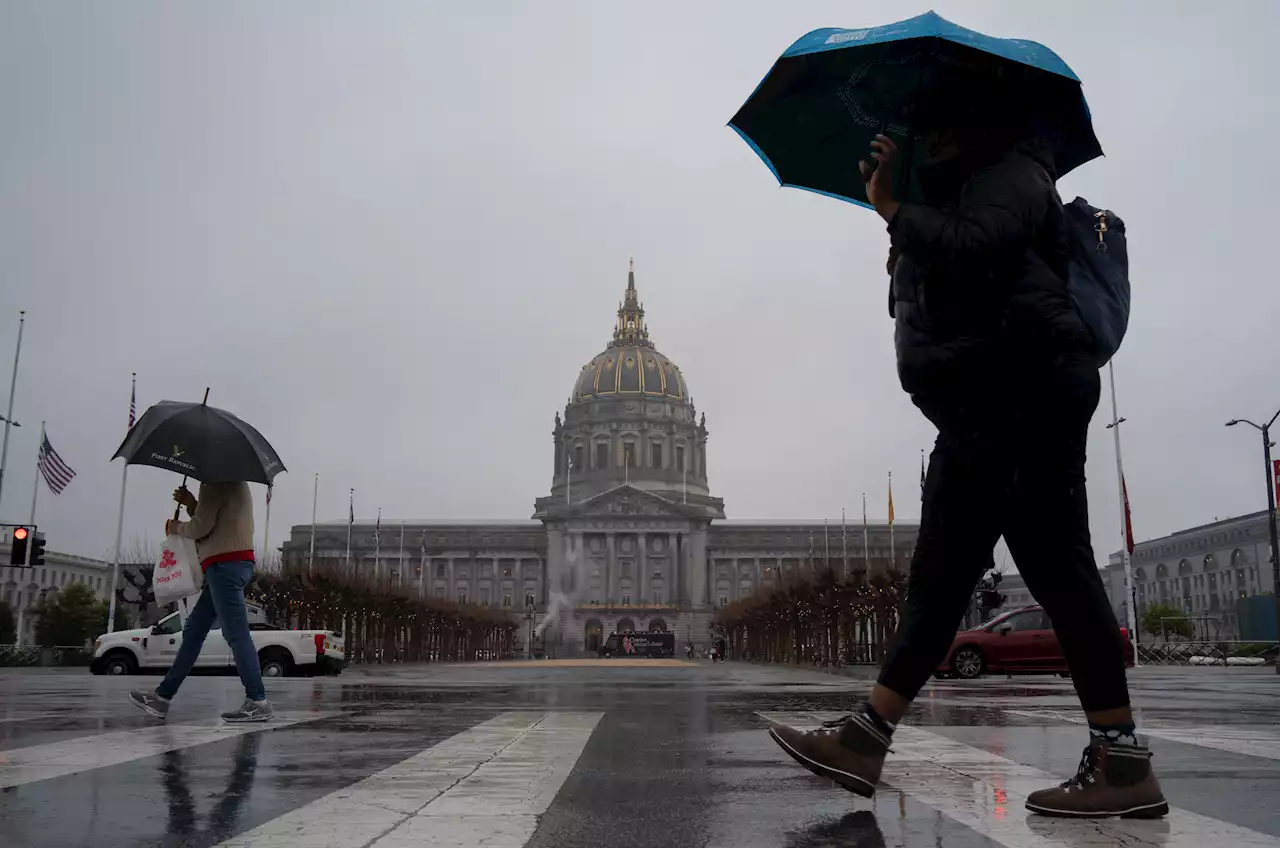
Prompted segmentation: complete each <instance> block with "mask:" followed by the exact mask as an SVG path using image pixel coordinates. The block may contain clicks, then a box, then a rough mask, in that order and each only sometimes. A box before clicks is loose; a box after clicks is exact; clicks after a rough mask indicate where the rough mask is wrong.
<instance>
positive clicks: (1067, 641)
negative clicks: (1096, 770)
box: [879, 362, 1129, 711]
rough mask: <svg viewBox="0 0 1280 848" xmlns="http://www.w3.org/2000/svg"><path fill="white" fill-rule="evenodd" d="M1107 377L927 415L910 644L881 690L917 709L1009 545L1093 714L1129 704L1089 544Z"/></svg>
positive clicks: (897, 644)
mask: <svg viewBox="0 0 1280 848" xmlns="http://www.w3.org/2000/svg"><path fill="white" fill-rule="evenodd" d="M1099 389H1100V382H1099V377H1098V372H1097V369H1096V368H1095V367H1093V366H1092V365H1091V364H1089V363H1084V362H1081V363H1067V364H1062V363H1058V364H1057V365H1055V366H1054V367H1052V368H1046V369H1044V370H1041V371H1039V373H1035V374H1024V375H1023V376H1021V377H1019V379H1017V380H1016V381H1015V384H1014V387H1013V388H1010V389H1006V390H1003V391H999V392H997V391H995V390H994V387H992V388H990V389H985V390H984V389H983V387H976V388H975V389H974V391H972V392H966V393H964V394H963V395H961V394H956V395H955V396H953V402H952V403H946V402H938V401H937V400H935V401H934V402H931V403H924V402H921V401H920V400H919V399H917V403H918V404H919V405H920V406H921V408H922V409H923V410H924V411H925V414H926V415H928V416H929V418H930V419H931V420H933V421H934V423H935V424H937V425H938V427H939V434H938V440H937V443H936V444H935V446H934V449H933V453H932V455H931V456H930V459H929V471H928V474H927V475H926V477H925V486H924V504H923V513H922V516H921V522H920V535H919V539H918V541H917V542H916V548H915V554H914V556H913V557H912V560H911V574H910V577H909V578H908V582H907V598H906V602H905V604H904V607H903V612H902V621H901V624H900V626H899V628H898V634H897V637H896V639H895V641H894V645H893V647H892V648H891V649H890V652H889V658H888V660H887V661H886V663H885V665H884V668H883V669H882V670H881V672H880V678H879V682H880V683H881V684H882V685H884V686H886V687H888V688H889V689H892V690H893V691H894V692H896V693H898V694H899V695H901V696H903V697H904V698H908V699H911V698H915V696H916V694H917V693H918V692H919V691H920V689H921V687H922V686H924V684H925V682H926V681H927V680H928V678H929V675H930V674H932V673H933V671H934V670H935V669H936V668H937V667H938V665H939V663H941V662H942V661H943V659H944V658H945V655H946V652H947V649H948V648H949V647H950V645H951V642H952V639H953V638H954V636H955V634H956V630H957V628H958V627H959V626H960V623H961V620H962V619H963V617H964V613H965V610H966V609H967V608H968V605H969V602H970V599H971V598H972V596H973V592H974V589H975V588H976V586H977V582H978V580H979V578H980V577H981V576H982V572H983V570H984V569H985V568H986V567H987V566H988V565H989V564H990V562H991V554H992V550H993V548H994V547H995V544H996V542H997V541H998V540H999V539H1000V537H1001V536H1004V538H1005V542H1006V543H1007V544H1008V546H1009V551H1010V553H1012V554H1013V559H1014V562H1015V563H1016V564H1017V566H1018V571H1019V572H1020V573H1021V574H1022V577H1023V579H1024V580H1025V581H1026V584H1027V588H1028V589H1029V590H1030V592H1031V594H1032V596H1033V597H1035V599H1036V601H1037V602H1038V603H1039V604H1040V605H1041V606H1042V607H1044V610H1045V612H1047V613H1048V615H1049V618H1050V619H1051V620H1052V621H1053V629H1054V632H1055V633H1056V634H1057V636H1058V641H1059V643H1060V644H1061V645H1062V651H1063V654H1064V655H1065V657H1066V661H1067V666H1068V667H1069V668H1070V670H1071V676H1072V678H1073V680H1074V681H1075V686H1076V692H1077V694H1078V695H1079V696H1080V702H1081V704H1082V705H1083V706H1084V708H1085V709H1086V710H1091V711H1092V710H1104V709H1111V708H1114V707H1123V706H1126V705H1128V703H1129V692H1128V686H1127V684H1126V682H1125V669H1124V642H1123V637H1122V636H1121V635H1120V628H1119V625H1118V624H1117V623H1116V618H1115V614H1114V613H1113V612H1112V610H1111V605H1110V604H1109V603H1108V601H1107V595H1106V592H1105V590H1104V589H1103V585H1102V579H1101V577H1100V576H1099V574H1098V568H1097V564H1096V562H1095V560H1094V556H1093V548H1092V546H1091V545H1090V542H1089V508H1088V501H1087V498H1086V495H1085V475H1084V464H1085V442H1086V438H1087V432H1088V426H1089V419H1090V418H1092V417H1093V412H1094V410H1095V409H1096V408H1097V405H1098V395H1099Z"/></svg>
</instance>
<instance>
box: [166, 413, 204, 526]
mask: <svg viewBox="0 0 1280 848" xmlns="http://www.w3.org/2000/svg"><path fill="white" fill-rule="evenodd" d="M208 396H209V390H208V389H205V397H208ZM182 485H183V487H184V488H185V487H186V485H187V475H185V474H183V475H182ZM181 514H182V504H178V505H177V506H175V507H174V508H173V520H174V521H177V520H178V516H179V515H181Z"/></svg>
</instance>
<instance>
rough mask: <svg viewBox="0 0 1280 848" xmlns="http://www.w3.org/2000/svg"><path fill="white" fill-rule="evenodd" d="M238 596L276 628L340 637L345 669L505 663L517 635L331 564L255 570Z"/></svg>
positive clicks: (476, 611) (487, 615)
mask: <svg viewBox="0 0 1280 848" xmlns="http://www.w3.org/2000/svg"><path fill="white" fill-rule="evenodd" d="M246 594H247V595H248V597H249V598H250V599H251V600H253V601H255V602H256V603H258V604H260V605H262V606H263V608H264V611H265V612H266V615H267V618H268V619H269V620H271V621H274V622H278V623H280V624H281V625H285V624H287V625H288V626H292V627H297V628H299V629H316V630H336V631H340V632H341V633H343V634H344V636H345V641H346V652H347V660H348V662H364V663H391V662H454V661H472V660H480V659H506V658H510V657H512V656H513V655H514V650H515V640H516V635H517V631H518V629H519V622H517V621H516V620H515V619H514V618H513V617H512V616H511V615H509V614H506V613H503V612H500V611H498V610H492V609H489V608H488V607H482V606H478V605H473V604H455V603H450V602H448V601H445V600H443V599H441V598H432V597H419V595H418V592H417V591H416V590H415V588H414V587H412V586H410V585H405V584H400V583H397V582H392V581H391V580H389V579H387V578H385V577H383V578H381V579H379V578H378V577H376V576H374V575H371V574H367V573H352V572H351V571H349V570H348V569H345V568H343V567H341V566H340V565H339V564H338V563H333V562H322V563H316V565H315V567H314V568H313V569H311V570H307V569H294V568H287V569H284V570H283V571H280V570H278V569H277V570H263V571H259V572H258V573H257V575H256V576H255V577H254V581H253V583H252V584H251V586H250V587H249V590H248V592H247V593H246Z"/></svg>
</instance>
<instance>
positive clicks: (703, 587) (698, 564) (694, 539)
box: [689, 529, 711, 608]
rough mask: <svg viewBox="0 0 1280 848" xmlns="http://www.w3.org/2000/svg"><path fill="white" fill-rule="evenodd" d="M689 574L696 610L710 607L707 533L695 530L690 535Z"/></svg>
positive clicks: (691, 598)
mask: <svg viewBox="0 0 1280 848" xmlns="http://www.w3.org/2000/svg"><path fill="white" fill-rule="evenodd" d="M689 542H690V551H689V565H690V567H689V572H690V574H691V576H692V578H693V580H692V583H693V585H692V589H691V591H690V600H692V601H693V605H694V607H695V608H697V607H701V608H706V607H708V606H710V603H711V602H710V600H709V599H708V598H709V594H708V592H709V590H708V588H707V531H706V530H704V529H698V530H694V531H693V532H692V533H690V534H689Z"/></svg>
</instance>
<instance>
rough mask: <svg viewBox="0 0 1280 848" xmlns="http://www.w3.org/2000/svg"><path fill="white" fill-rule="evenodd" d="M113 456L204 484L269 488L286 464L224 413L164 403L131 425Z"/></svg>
mask: <svg viewBox="0 0 1280 848" xmlns="http://www.w3.org/2000/svg"><path fill="white" fill-rule="evenodd" d="M117 456H122V457H124V461H125V462H127V463H129V464H130V465H151V466H155V467H156V468H166V469H168V470H170V471H176V472H178V473H179V474H185V475H187V476H188V477H194V478H195V479H196V480H199V481H201V482H202V483H228V482H231V481H238V480H244V481H247V482H249V483H266V484H267V485H270V484H271V481H272V479H273V478H274V477H275V476H276V475H277V474H279V473H280V472H281V471H284V470H285V468H284V463H282V462H281V461H280V456H279V455H278V454H277V453H276V450H275V448H273V447H271V445H270V443H268V442H267V440H266V439H264V438H263V437H262V434H261V433H259V432H258V431H257V430H255V429H254V428H253V427H251V426H250V425H248V424H246V423H245V422H243V421H241V420H240V419H239V418H237V417H235V416H234V415H232V414H231V413H230V412H227V411H226V410H225V409H216V408H214V407H212V406H205V405H204V404H200V403H181V402H178V401H173V400H162V401H160V402H159V403H157V404H156V405H155V406H153V407H151V408H150V409H148V410H147V411H146V412H144V413H143V414H142V417H141V418H139V419H138V423H136V424H134V425H133V429H132V430H130V431H129V435H127V436H125V438H124V442H123V443H122V444H121V445H120V448H119V450H117V451H116V452H115V456H113V457H111V458H112V459H115V458H116V457H117Z"/></svg>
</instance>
